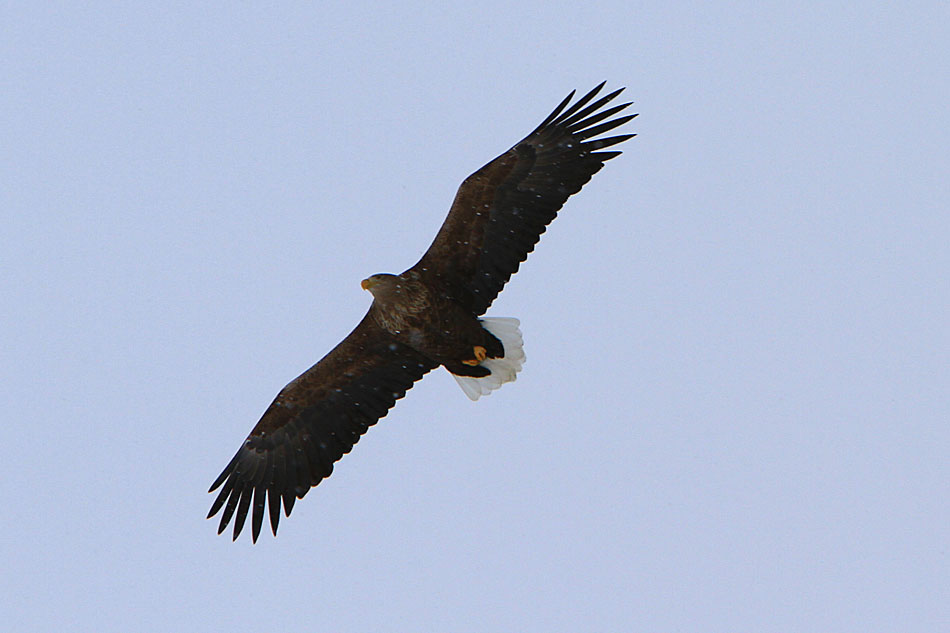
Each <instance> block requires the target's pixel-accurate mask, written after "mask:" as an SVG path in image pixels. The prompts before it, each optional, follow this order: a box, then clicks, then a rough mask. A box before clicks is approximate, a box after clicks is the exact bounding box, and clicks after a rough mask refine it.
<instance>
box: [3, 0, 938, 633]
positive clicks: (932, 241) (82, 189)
mask: <svg viewBox="0 0 950 633" xmlns="http://www.w3.org/2000/svg"><path fill="white" fill-rule="evenodd" d="M725 5H726V3H720V4H717V5H710V4H709V3H702V2H696V3H684V2H664V3H637V2H630V1H629V0H624V1H623V2H607V3H601V4H598V5H597V6H596V7H594V6H592V5H590V4H586V3H577V2H569V3H568V2H524V3H517V4H515V3H511V2H493V1H489V2H483V3H479V4H478V5H463V4H458V5H453V4H451V3H450V4H446V5H445V6H443V7H442V8H436V7H435V6H434V5H433V4H430V3H412V2H410V3H397V4H393V5H386V6H383V5H382V4H376V3H364V2H347V3H337V2H327V3H312V4H311V3H256V4H255V3H251V4H246V3H245V4H242V5H241V6H240V7H236V6H235V4H226V3H198V4H197V5H196V4H195V3H171V4H169V3H162V4H161V5H157V4H156V6H153V7H143V6H141V5H139V4H135V3H131V4H128V5H127V6H124V5H118V4H115V5H113V4H111V3H92V4H89V3H83V5H82V6H80V5H79V3H25V2H24V3H7V4H5V5H4V6H3V8H2V9H0V55H2V59H3V64H2V71H0V214H2V228H0V355H2V362H0V408H2V411H3V412H4V413H3V427H2V428H3V432H4V437H5V440H4V442H3V448H2V452H3V458H2V459H0V502H2V507H3V510H2V514H0V527H2V539H0V567H2V569H3V571H2V573H0V618H2V621H3V622H4V628H6V627H9V630H15V631H63V630H70V631H97V632H111V631H130V630H136V631H171V630H181V631H198V632H200V631H220V630H229V631H260V630H285V631H296V630H314V631H317V630H327V631H338V632H360V631H387V632H396V633H398V632H403V631H406V632H409V631H412V632H416V633H417V632H419V631H440V632H445V633H455V632H467V631H527V632H534V631H544V632H546V633H547V632H560V631H564V632H568V631H570V632H577V631H671V632H672V631H684V632H685V631H696V632H703V633H709V632H719V631H723V632H726V631H729V632H734V631H758V632H770V631H796V632H800V631H855V632H858V631H860V632H867V631H902V632H905V631H938V630H950V494H948V493H950V460H948V454H950V426H948V419H950V328H948V317H950V282H948V270H950V248H948V245H950V215H948V208H950V176H948V175H950V149H948V147H950V126H948V109H947V108H948V105H947V104H948V102H950V72H948V67H950V48H948V45H947V33H948V32H950V6H948V5H947V3H945V2H933V3H928V2H918V3H909V4H907V3H905V4H898V5H894V4H893V3H877V2H862V3H827V2H821V3H818V2H815V3H794V6H790V5H789V3H760V2H747V3H741V2H740V3H728V7H727V6H725ZM604 79H606V80H608V82H609V83H608V87H617V86H626V87H627V90H626V92H625V93H624V96H625V97H627V98H628V99H632V100H634V101H635V102H636V104H635V105H634V106H633V107H632V109H633V110H635V111H637V112H639V113H640V116H639V118H637V119H635V120H634V121H633V123H631V124H629V125H628V126H626V127H627V128H629V131H634V132H637V133H638V134H639V136H637V138H635V139H633V140H632V141H629V142H627V143H625V144H624V147H623V149H624V150H625V153H624V155H623V156H621V157H619V158H617V159H616V160H614V161H612V162H610V163H609V164H608V165H607V167H606V168H605V169H604V170H603V171H602V172H601V173H599V174H598V175H597V176H596V177H595V178H594V179H593V181H592V182H591V183H590V184H589V185H588V186H587V187H586V188H585V189H584V191H583V192H581V193H580V194H578V195H577V196H576V197H574V198H572V199H571V200H570V201H569V202H568V203H567V205H566V207H565V209H564V210H563V212H562V213H561V215H560V217H559V218H558V219H557V220H556V221H555V222H554V223H553V225H552V226H551V227H550V229H549V231H548V232H547V233H546V234H545V235H544V238H543V239H542V240H541V243H540V244H539V246H538V249H537V251H536V252H535V253H534V254H532V256H531V257H530V258H529V260H528V262H527V263H526V264H525V265H524V266H523V267H522V269H521V272H519V273H518V274H517V275H516V276H515V277H514V278H513V280H512V282H511V283H510V284H509V285H508V287H507V289H506V291H505V292H504V293H503V294H502V295H501V297H500V298H499V300H498V301H496V303H495V305H494V306H493V309H492V310H491V312H490V314H493V315H496V316H516V317H518V318H520V319H521V322H522V330H523V332H524V335H525V344H526V352H527V355H528V362H527V364H526V365H525V369H524V371H523V372H522V373H521V374H520V376H519V378H518V381H517V382H516V383H515V384H511V385H506V386H505V387H504V388H502V389H501V390H500V391H498V392H496V393H494V394H493V395H491V396H490V397H488V398H483V399H482V400H480V401H479V402H477V403H474V404H473V403H472V402H470V401H469V400H468V399H467V398H466V397H465V396H464V394H463V393H462V392H461V390H460V389H459V388H458V386H456V384H455V383H454V381H453V380H452V379H451V377H450V376H449V375H448V374H446V373H445V372H444V371H443V370H440V371H438V372H436V373H433V374H431V375H430V376H428V377H427V378H426V379H425V380H423V381H422V382H421V383H419V384H418V385H417V386H416V387H415V388H414V389H413V390H412V391H411V392H410V393H409V394H408V396H407V397H406V398H405V399H404V400H402V401H400V402H399V404H398V405H397V406H396V408H395V409H394V410H393V411H392V412H391V413H390V415H389V416H388V417H386V418H384V419H383V420H382V421H380V423H379V424H378V425H377V426H375V427H373V428H372V429H371V430H370V431H369V433H367V435H366V436H364V437H363V439H362V440H361V441H360V443H359V444H358V445H357V446H356V447H355V448H354V450H353V452H352V453H351V454H350V455H347V456H346V457H344V458H343V460H342V461H341V462H340V463H338V464H337V468H336V469H335V471H334V474H333V476H332V477H331V478H330V479H329V480H327V481H325V482H323V483H322V484H321V485H320V486H319V487H318V488H316V489H315V490H313V491H311V492H310V494H309V495H308V496H307V497H306V498H305V499H304V500H303V501H301V502H299V503H298V504H297V505H296V507H295V509H294V513H293V515H292V516H291V517H290V518H289V519H287V520H284V521H282V522H281V530H280V535H279V537H278V538H276V539H274V538H272V537H271V536H270V534H269V533H267V534H264V535H262V538H261V540H260V541H259V542H258V544H257V545H252V544H251V542H250V539H249V538H248V535H247V534H245V535H244V536H242V538H241V539H240V540H239V541H238V542H237V543H232V542H231V540H230V538H229V537H228V536H217V535H216V534H215V528H216V525H217V522H216V521H206V520H205V518H204V517H205V515H206V513H207V511H208V508H209V506H210V504H211V502H212V500H213V497H212V496H211V495H208V494H206V490H207V488H208V486H209V484H210V483H211V482H212V480H213V479H214V478H215V477H216V476H217V475H218V473H219V472H220V471H221V469H222V468H223V467H224V466H225V465H226V464H227V462H228V460H229V459H230V458H231V456H232V455H233V454H234V452H235V451H236V450H237V449H238V447H239V446H240V444H241V441H242V440H243V438H244V437H245V435H246V434H247V433H248V432H249V431H250V429H251V428H252V427H253V425H254V424H255V423H256V421H257V419H258V418H259V416H260V415H261V413H262V412H263V411H264V409H265V408H266V406H267V405H268V404H269V403H270V401H271V399H272V398H273V397H274V395H275V394H276V393H277V391H278V390H279V389H280V388H281V387H283V386H284V384H285V383H287V382H288V381H290V380H291V379H292V378H294V377H295V376H296V375H298V374H299V373H300V372H302V371H303V370H305V369H306V368H308V367H309V366H310V365H311V364H313V363H314V362H315V361H317V360H318V359H319V358H320V357H321V356H323V354H325V353H326V352H327V351H328V350H329V349H330V348H331V347H332V346H333V345H335V344H336V343H337V342H338V341H339V340H340V339H342V338H343V336H345V335H346V334H347V333H348V332H349V331H350V329H351V328H352V327H353V326H354V325H355V324H356V323H357V322H358V320H359V319H360V318H361V316H362V315H363V313H364V312H365V310H366V308H367V307H368V305H369V303H370V299H371V297H370V295H369V294H368V293H366V292H364V291H362V290H361V289H360V287H359V281H360V280H361V279H362V278H364V277H365V276H367V275H369V274H371V273H375V272H382V271H390V272H399V271H401V270H403V269H405V268H407V267H409V266H411V265H412V264H413V263H414V262H415V261H416V260H417V258H418V257H419V256H420V255H421V254H422V253H423V251H424V250H425V249H426V248H427V246H428V245H429V243H430V241H431V239H432V238H433V236H434V235H435V233H436V231H437V230H438V228H439V226H440V224H441V222H442V220H443V218H444V216H445V213H446V211H447V210H448V206H449V204H450V202H451V200H452V197H453V195H454V193H455V189H456V188H457V187H458V185H459V183H460V182H461V181H462V180H463V179H464V178H465V176H467V175H468V174H469V173H471V172H472V171H474V170H475V169H476V168H478V167H480V166H481V165H482V164H484V163H486V162H487V161H489V160H490V159H491V158H493V157H494V156H496V155H498V154H499V153H501V152H502V151H504V150H506V149H507V148H508V147H509V146H511V145H512V144H513V143H514V142H516V141H517V140H518V139H520V138H521V137H522V136H524V135H525V134H526V133H527V132H529V131H530V130H531V129H533V128H534V127H535V125H536V124H537V123H539V122H540V121H541V120H542V119H543V118H544V117H545V116H546V115H547V114H548V112H549V111H550V110H551V109H552V108H553V107H554V106H555V105H556V104H557V103H558V102H559V101H560V100H561V99H562V98H563V97H564V96H565V95H566V94H567V93H568V92H569V91H570V90H571V89H574V88H577V89H578V90H587V89H589V88H590V87H592V86H593V85H595V84H596V83H599V82H600V81H601V80H604Z"/></svg>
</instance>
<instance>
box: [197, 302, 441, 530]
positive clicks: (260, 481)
mask: <svg viewBox="0 0 950 633" xmlns="http://www.w3.org/2000/svg"><path fill="white" fill-rule="evenodd" d="M435 367H436V365H433V364H432V362H431V361H429V360H427V359H425V358H424V357H423V356H421V355H419V354H418V353H417V352H415V351H413V350H412V349H411V348H409V347H407V346H405V345H403V344H401V343H399V342H398V341H396V340H395V339H393V338H392V337H390V336H389V335H388V334H387V333H386V332H384V331H383V330H382V329H380V328H379V327H378V326H377V325H376V324H375V322H374V321H373V319H372V318H371V317H370V315H369V314H367V315H366V317H364V318H363V321H362V322H360V324H359V325H358V326H357V327H356V329H355V330H353V331H352V332H351V333H350V334H349V336H347V337H346V338H345V339H344V340H343V341H342V342H341V343H340V344H339V345H337V346H336V347H335V348H334V349H333V350H332V351H331V352H330V353H329V354H327V355H326V356H325V357H324V358H323V360H321V361H320V362H319V363H317V364H316V365H314V366H313V367H311V368H310V369H308V370H307V371H306V372H304V373H303V374H302V375H300V376H299V377H298V378H297V379H295V380H294V381H293V382H291V383H290V384H289V385H287V386H286V387H284V389H283V390H281V392H280V393H279V394H278V395H277V398H276V399H275V400H274V402H273V403H271V405H270V407H268V409H267V411H266V412H265V413H264V416H263V417H262V418H261V420H260V422H258V423H257V426H255V427H254V430H253V431H251V434H250V435H249V436H248V437H247V439H246V440H244V444H243V445H242V446H241V448H240V450H238V452H237V454H236V455H235V456H234V458H233V459H232V460H231V463H229V464H228V466H227V468H225V469H224V472H222V473H221V475H220V476H219V477H218V478H217V479H216V480H215V482H214V483H213V484H212V485H211V489H210V490H209V491H208V492H213V491H214V490H216V489H217V488H218V487H219V486H221V485H222V484H224V487H223V488H221V492H219V493H218V496H217V498H216V499H215V501H214V504H213V505H212V506H211V511H210V512H209V513H208V518H209V519H210V518H211V517H213V516H214V515H215V514H217V513H218V511H219V510H221V508H222V507H223V508H224V512H223V513H222V515H221V523H220V524H219V526H218V533H219V534H220V533H221V532H223V531H224V530H225V528H227V526H228V523H229V522H230V521H231V519H232V517H233V518H234V537H233V538H234V539H237V537H238V535H240V533H241V529H242V528H243V527H244V521H245V519H246V518H247V513H248V511H249V509H250V508H251V506H252V504H253V508H254V509H253V513H252V534H251V536H252V538H253V540H254V541H257V536H258V534H260V530H261V523H262V522H263V519H264V506H265V505H267V506H268V507H269V510H270V524H271V530H272V531H273V532H274V534H275V535H276V534H277V523H278V521H279V520H280V505H281V500H283V504H284V514H285V516H290V511H291V509H293V507H294V501H295V499H301V498H303V496H304V495H305V494H307V492H308V491H309V490H310V488H311V487H313V486H316V485H317V484H318V483H320V481H321V480H323V479H324V478H325V477H329V476H330V473H331V472H332V471H333V464H334V462H336V461H337V460H339V459H340V458H341V457H343V455H344V454H345V453H349V452H350V449H351V448H353V445H354V444H356V442H357V441H358V440H359V439H360V436H361V435H362V434H363V433H365V432H366V429H367V428H369V427H370V426H372V425H373V424H376V422H377V420H379V419H380V418H381V417H383V416H385V415H386V413H388V412H389V409H390V408H392V406H393V405H394V404H395V403H396V400H398V399H399V398H402V397H403V396H404V395H406V391H407V390H409V388H410V387H412V385H413V383H414V382H415V381H417V380H419V379H420V378H422V376H424V375H425V374H426V373H427V372H428V371H430V370H432V369H434V368H435ZM235 511H236V514H235Z"/></svg>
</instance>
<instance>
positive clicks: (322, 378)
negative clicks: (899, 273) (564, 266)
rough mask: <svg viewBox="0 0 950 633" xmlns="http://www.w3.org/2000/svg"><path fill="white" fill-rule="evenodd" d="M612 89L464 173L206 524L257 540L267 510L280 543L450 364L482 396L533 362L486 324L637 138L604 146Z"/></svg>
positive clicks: (504, 329) (243, 457)
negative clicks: (305, 503) (320, 491)
mask: <svg viewBox="0 0 950 633" xmlns="http://www.w3.org/2000/svg"><path fill="white" fill-rule="evenodd" d="M603 86H604V84H603V83H601V84H600V85H599V86H597V87H596V88H594V89H593V90H591V91H590V92H589V93H587V94H586V95H585V96H583V97H581V98H580V99H579V100H577V101H576V102H574V103H573V104H571V105H570V106H569V104H570V101H571V99H572V98H573V96H574V93H573V92H572V93H571V94H570V95H568V96H567V98H565V99H564V100H563V101H562V102H561V103H560V104H559V105H558V107H557V108H555V110H554V111H553V112H552V113H551V114H550V115H549V116H548V117H547V118H546V119H545V120H544V121H543V122H542V123H541V125H539V126H538V127H537V128H536V129H535V130H534V131H533V132H532V133H531V134H529V135H528V136H527V137H525V138H524V139H523V140H522V141H520V142H519V143H518V144H516V145H515V146H514V147H512V148H511V149H510V150H508V151H507V152H505V153H504V154H502V155H501V156H499V157H497V158H496V159H494V160H493V161H491V162H490V163H488V164H487V165H485V166H484V167H482V168H481V169H479V170H478V171H476V172H475V173H474V174H472V175H471V176H469V177H468V178H466V179H465V181H464V182H463V183H462V185H461V187H460V188H459V190H458V193H457V194H456V196H455V201H454V202H453V203H452V208H451V210H450V211H449V214H448V217H447V218H446V220H445V222H444V224H443V225H442V228H441V230H440V231H439V233H438V235H436V237H435V240H434V241H433V242H432V245H431V246H430V247H429V249H428V250H427V251H426V253H425V254H424V255H423V256H422V259H420V260H419V262H418V263H417V264H416V265H415V266H413V267H412V268H410V269H409V270H407V271H406V272H404V273H402V274H401V275H385V274H384V275H373V276H372V277H370V278H368V279H366V280H364V282H363V287H364V288H366V289H367V290H370V292H372V293H373V295H374V300H373V305H372V306H371V307H370V309H369V311H368V312H367V314H366V316H365V317H364V318H363V320H362V321H361V322H360V324H359V325H358V326H357V327H356V329H354V330H353V331H352V332H351V333H350V334H349V335H348V336H347V337H346V338H345V339H344V340H343V341H342V342H341V343H340V344H339V345H337V346H336V347H335V348H334V349H333V350H332V351H331V352H330V353H329V354H327V355H326V356H325V357H324V358H323V359H322V360H321V361H320V362H318V363H317V364H316V365H314V366H313V367H311V368H310V369H308V370H307V371H306V372H304V373H303V374H302V375H301V376H299V377H298V378H297V379H295V380H294V381H293V382H291V383H290V384H289V385H287V386H286V387H284V389H282V390H281V392H280V393H279V394H278V395H277V398H276V399H275V400H274V402H273V403H271V405H270V407H268V409H267V411H266V412H265V413H264V415H263V417H262V418H261V420H260V421H259V422H258V423H257V425H256V426H255V427H254V429H253V430H252V431H251V434H250V435H249V436H248V437H247V439H246V440H245V441H244V444H243V445H242V446H241V448H240V449H239V450H238V452H237V454H236V455H235V456H234V458H233V459H232V460H231V462H230V463H229V464H228V465H227V467H226V468H225V469H224V471H223V472H222V473H221V475H220V476H219V477H218V478H217V479H216V480H215V482H214V484H212V486H211V489H210V490H209V492H213V491H214V490H216V489H217V488H218V487H221V491H220V492H219V493H218V496H217V497H216V499H215V501H214V503H213V504H212V506H211V511H210V512H209V513H208V517H209V518H210V517H212V516H214V515H215V514H217V513H218V512H219V511H220V510H221V509H222V508H223V509H224V511H223V513H222V515H221V520H220V524H219V527H218V532H219V533H220V532H223V531H224V530H225V528H227V526H228V524H229V523H230V521H231V520H232V518H233V519H234V531H233V538H235V539H236V538H237V537H238V535H240V533H241V530H242V528H243V526H244V522H245V520H246V518H247V515H248V513H249V512H250V514H251V531H252V539H253V540H254V541H256V540H257V537H258V535H259V534H260V529H261V525H262V523H263V519H264V514H265V506H267V508H268V510H269V516H270V524H271V529H272V531H273V532H274V534H275V535H276V534H277V525H278V521H279V519H280V508H281V503H283V508H284V514H285V515H288V516H289V515H290V511H291V509H292V508H293V505H294V502H295V500H296V499H300V498H302V497H303V496H304V495H305V494H306V493H307V492H308V491H309V490H310V488H311V487H313V486H316V485H317V484H318V483H319V482H320V481H321V480H323V479H324V478H325V477H328V476H329V475H330V473H331V472H332V471H333V464H334V463H335V462H336V461H337V460H338V459H340V458H341V457H342V456H343V455H344V454H345V453H348V452H349V451H350V449H352V448H353V445H354V444H356V442H357V441H358V440H359V438H360V436H361V435H362V434H363V433H365V432H366V429H368V428H369V427H370V426H372V425H373V424H375V423H376V422H377V420H379V419H380V418H381V417H383V416H385V415H386V413H387V412H388V411H389V409H390V408H392V406H393V405H394V404H395V402H396V400H398V399H399V398H401V397H403V396H404V395H405V394H406V391H408V390H409V388H411V387H412V385H413V383H414V382H415V381H417V380H419V379H420V378H422V376H424V375H425V374H426V373H427V372H429V371H431V370H432V369H435V368H436V367H438V366H440V365H442V366H444V367H446V369H448V370H449V371H450V372H452V373H453V375H456V376H457V377H459V378H457V380H459V383H460V384H461V385H462V387H463V389H464V390H465V392H466V394H467V395H469V397H471V398H472V399H475V398H477V397H478V395H479V393H481V394H484V393H487V392H488V391H489V390H490V389H494V388H497V387H498V386H500V384H501V383H503V382H507V381H510V380H514V376H515V373H516V372H517V371H518V370H519V369H520V367H521V362H523V359H524V355H523V353H522V351H521V338H520V331H518V330H517V321H514V320H505V319H489V318H484V319H480V318H479V317H481V316H482V315H483V314H484V313H485V311H486V310H488V308H489V306H490V305H491V304H492V301H494V299H495V297H497V296H498V293H499V292H501V290H502V288H503V287H504V285H505V283H506V282H507V281H508V279H510V278H511V275H513V274H514V273H515V272H517V270H518V267H519V266H520V264H521V262H523V261H524V260H525V259H526V258H527V256H528V253H530V252H531V251H532V250H533V249H534V245H535V244H536V243H537V242H538V240H539V239H540V237H541V234H542V233H543V232H544V230H545V228H546V227H547V225H548V224H549V223H550V222H551V221H552V220H553V219H554V217H555V216H556V215H557V212H558V210H559V209H560V208H561V206H562V205H563V204H564V202H565V201H566V200H567V198H568V197H569V196H571V195H573V194H575V193H577V192H578V191H580V189H581V187H582V186H583V185H584V184H586V183H587V182H588V181H589V180H590V179H591V176H593V175H594V174H595V173H597V172H598V171H599V170H600V169H601V167H603V165H604V162H605V161H607V160H610V159H611V158H614V157H615V156H617V155H618V154H620V152H619V151H599V150H602V149H604V148H606V147H610V146H612V145H616V144H617V143H620V142H622V141H625V140H627V139H629V138H631V137H632V136H634V135H633V134H622V135H617V136H611V137H608V138H600V139H595V138H594V137H596V136H598V135H600V134H603V133H605V132H608V131H610V130H612V129H614V128H616V127H618V126H620V125H622V124H624V123H626V122H627V121H629V120H630V119H632V118H633V117H634V116H636V115H626V116H620V117H616V118H613V119H610V117H612V116H613V115H615V114H617V113H618V112H620V111H621V110H623V109H624V108H626V107H627V106H628V105H630V104H629V103H625V104H621V105H617V106H613V107H610V108H606V109H601V108H603V107H604V106H605V105H606V104H607V103H608V102H610V101H611V100H613V99H614V98H615V97H616V96H617V95H618V94H620V92H621V90H622V89H620V90H616V91H614V92H612V93H610V94H608V95H606V96H604V97H601V98H599V99H596V100H595V98H596V96H597V95H598V94H599V92H600V90H601V89H602V88H603ZM461 377H467V378H461ZM466 381H469V382H466ZM472 385H474V386H472ZM479 389H481V391H480V392H479ZM222 486H223V487H222Z"/></svg>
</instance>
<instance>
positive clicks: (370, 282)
mask: <svg viewBox="0 0 950 633" xmlns="http://www.w3.org/2000/svg"><path fill="white" fill-rule="evenodd" d="M373 283H374V282H373V280H372V279H369V278H367V279H364V280H363V281H361V282H360V288H362V289H363V290H369V289H370V288H372V286H373Z"/></svg>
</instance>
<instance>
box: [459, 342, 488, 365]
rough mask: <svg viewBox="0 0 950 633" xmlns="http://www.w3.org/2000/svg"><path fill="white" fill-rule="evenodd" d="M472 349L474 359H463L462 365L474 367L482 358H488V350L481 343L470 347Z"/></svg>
mask: <svg viewBox="0 0 950 633" xmlns="http://www.w3.org/2000/svg"><path fill="white" fill-rule="evenodd" d="M472 351H473V352H474V353H475V358H474V360H463V361H462V364H463V365H468V366H470V367H474V366H476V365H478V364H479V363H480V362H482V361H483V360H485V359H486V358H488V350H486V349H485V348H484V347H482V346H481V345H476V346H475V347H473V348H472Z"/></svg>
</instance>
